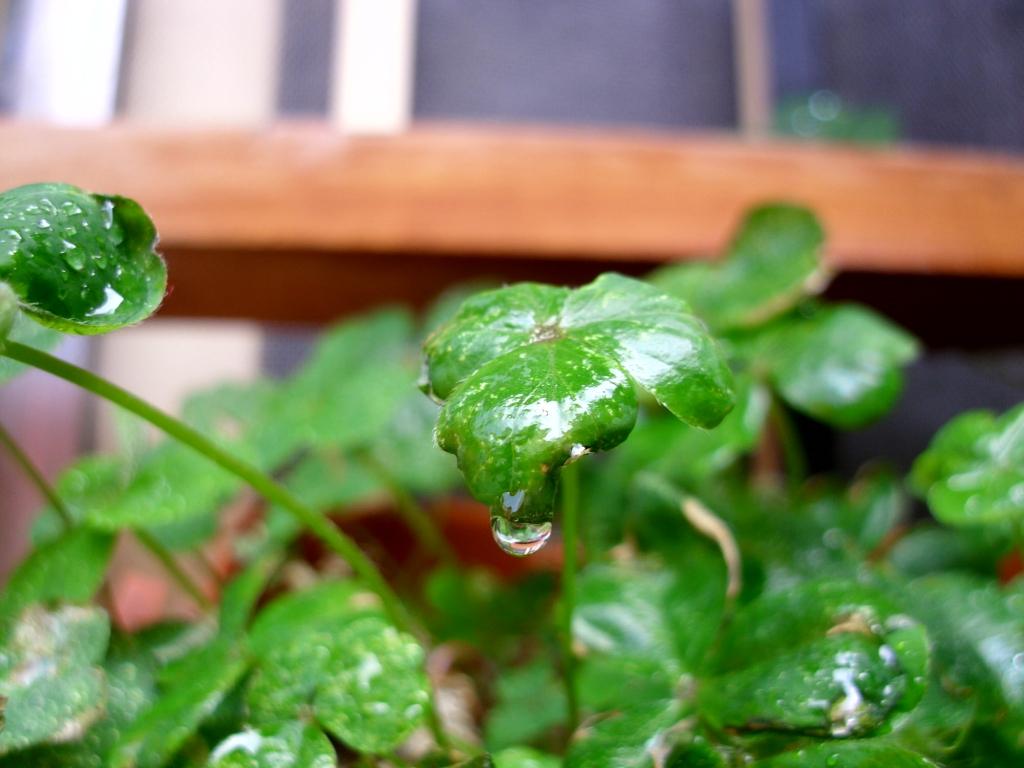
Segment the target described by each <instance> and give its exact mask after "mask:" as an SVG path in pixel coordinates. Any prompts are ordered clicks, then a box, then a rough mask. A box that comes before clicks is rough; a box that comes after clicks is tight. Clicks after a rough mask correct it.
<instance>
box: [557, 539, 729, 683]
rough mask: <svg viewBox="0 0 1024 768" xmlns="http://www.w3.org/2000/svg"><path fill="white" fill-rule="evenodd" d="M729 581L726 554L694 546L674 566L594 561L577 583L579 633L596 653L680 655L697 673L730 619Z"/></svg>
mask: <svg viewBox="0 0 1024 768" xmlns="http://www.w3.org/2000/svg"><path fill="white" fill-rule="evenodd" d="M725 581H726V578H725V568H724V567H723V566H722V564H721V561H720V558H718V557H717V556H716V555H711V554H708V553H706V552H704V551H702V550H699V549H688V550H687V551H686V555H685V560H683V561H681V562H680V564H679V567H678V568H676V569H674V570H669V569H664V568H654V567H651V565H650V564H645V563H643V562H638V563H634V564H631V565H603V564H596V563H595V564H592V565H588V566H587V567H586V568H585V569H584V570H583V572H582V573H581V574H580V578H579V582H578V585H577V590H576V610H575V611H574V613H573V638H574V640H575V641H576V642H577V643H579V644H580V645H581V646H582V647H583V648H585V649H587V652H588V654H590V655H591V656H592V655H595V654H605V655H609V656H618V657H631V656H632V657H643V656H646V657H649V658H653V659H657V660H660V661H667V660H669V659H672V660H674V661H675V662H678V664H680V665H681V666H682V670H681V671H689V672H692V671H694V670H695V669H696V668H697V667H698V666H699V665H700V664H701V663H702V661H703V659H704V657H705V655H706V654H707V651H708V649H709V648H710V647H711V644H712V642H713V641H714V638H715V635H716V633H717V631H718V625H719V623H720V621H721V620H722V613H723V610H724V607H725V586H726V585H725ZM669 668H670V669H671V670H672V671H679V670H677V668H676V666H675V664H670V665H669Z"/></svg>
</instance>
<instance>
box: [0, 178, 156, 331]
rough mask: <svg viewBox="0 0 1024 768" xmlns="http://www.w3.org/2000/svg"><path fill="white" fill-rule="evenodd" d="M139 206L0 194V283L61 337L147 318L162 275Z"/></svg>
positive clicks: (61, 192)
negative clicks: (63, 333)
mask: <svg viewBox="0 0 1024 768" xmlns="http://www.w3.org/2000/svg"><path fill="white" fill-rule="evenodd" d="M156 241H157V236H156V229H155V228H154V226H153V222H151V221H150V220H149V217H148V216H147V215H146V214H145V212H144V211H143V210H142V208H141V207H140V206H139V205H138V203H136V202H134V201H132V200H129V199H127V198H124V197H117V196H108V195H93V194H89V193H88V192H85V191H84V190H81V189H78V188H77V187H73V186H70V185H68V184H32V185H29V186H25V187H18V188H17V189H12V190H9V191H7V192H5V193H3V194H2V195H0V281H4V282H6V283H8V284H9V285H10V286H11V288H13V289H14V292H15V293H16V294H17V295H18V298H19V299H20V302H21V307H22V309H23V310H24V311H25V312H27V313H29V314H31V315H32V316H33V317H34V318H35V319H36V320H38V321H39V322H40V323H42V324H44V325H48V326H50V327H52V328H55V329H57V330H60V331H67V332H69V333H80V334H92V333H106V332H107V331H112V330H114V329H116V328H121V327H123V326H125V325H131V324H132V323H137V322H139V321H140V320H144V319H145V318H147V317H148V316H149V315H151V314H152V313H153V312H154V311H155V310H156V308H157V307H158V306H159V305H160V302H161V301H162V300H163V296H164V290H165V288H166V285H167V269H166V267H165V266H164V262H163V259H161V258H160V256H159V255H158V254H157V253H156V251H155V250H154V248H155V246H156Z"/></svg>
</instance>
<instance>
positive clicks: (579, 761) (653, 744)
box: [565, 701, 681, 768]
mask: <svg viewBox="0 0 1024 768" xmlns="http://www.w3.org/2000/svg"><path fill="white" fill-rule="evenodd" d="M680 718H681V708H680V705H679V703H678V702H675V701H663V702H658V703H655V704H649V705H645V706H641V707H634V708H630V709H626V710H623V711H619V712H615V713H613V714H611V715H610V716H609V717H607V718H605V719H602V720H599V721H597V722H596V723H594V724H592V725H589V726H587V727H585V728H582V729H580V731H579V732H578V735H577V738H575V739H574V740H573V742H572V744H570V746H569V751H568V753H567V754H566V756H565V768H651V767H652V766H654V765H656V763H655V762H654V758H655V755H656V753H658V752H659V751H660V749H661V743H660V742H661V739H662V736H663V734H664V733H665V731H667V730H668V729H669V728H670V727H671V726H673V725H674V724H675V723H676V722H677V721H678V720H680Z"/></svg>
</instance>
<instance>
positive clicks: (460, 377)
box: [426, 274, 732, 523]
mask: <svg viewBox="0 0 1024 768" xmlns="http://www.w3.org/2000/svg"><path fill="white" fill-rule="evenodd" d="M426 354H427V372H428V380H429V385H430V389H431V391H432V392H433V394H434V396H435V397H438V398H442V399H446V400H447V402H446V403H445V405H444V407H443V408H442V410H441V415H440V417H439V420H438V424H437V430H436V434H437V439H438V444H439V445H440V446H441V447H442V448H443V449H445V450H446V451H448V452H449V453H454V454H455V455H456V456H457V457H458V460H459V467H460V469H462V471H463V473H464V474H465V475H466V479H467V482H468V484H469V487H470V490H471V491H472V492H473V494H474V495H475V496H476V497H477V498H478V499H480V500H481V501H483V502H485V503H487V504H488V505H490V506H491V508H492V509H493V510H495V511H496V512H497V513H499V514H502V515H503V516H505V517H507V518H510V519H511V520H513V521H514V522H516V523H537V522H546V521H547V520H549V519H550V514H551V512H550V508H551V503H552V499H553V497H554V493H555V489H556V487H557V481H558V471H559V469H560V468H561V466H562V465H564V464H565V463H566V462H568V461H571V460H573V459H575V458H578V457H579V456H581V455H583V454H584V453H587V452H590V451H596V450H608V449H610V448H613V447H614V446H616V445H617V444H619V443H620V442H622V441H623V440H624V439H625V438H626V436H627V435H628V434H629V432H630V431H631V429H632V427H633V423H634V421H635V418H636V411H637V401H636V397H635V394H634V392H633V388H634V384H636V385H639V386H640V387H642V388H643V389H645V390H647V391H648V392H650V393H651V394H653V395H654V397H655V398H656V399H657V400H658V401H659V402H660V403H661V404H662V405H664V406H665V407H666V408H668V409H669V410H670V411H671V412H672V413H674V414H675V415H676V416H677V417H679V418H681V419H683V420H684V421H687V422H689V423H693V424H696V425H699V426H703V427H711V426H714V425H716V424H718V423H719V422H720V421H721V420H722V418H723V417H724V416H725V414H726V413H728V411H729V409H730V408H731V407H732V392H731V376H730V374H729V371H728V368H727V367H726V366H725V363H724V361H723V359H722V358H721V356H720V355H719V352H718V350H717V348H716V347H715V344H714V342H713V341H712V340H711V338H710V337H709V336H708V335H707V333H706V332H705V330H704V328H703V327H702V325H701V323H700V321H698V320H697V319H696V318H695V317H694V316H693V315H691V314H690V312H689V310H688V308H687V306H686V304H685V303H684V302H682V301H680V300H678V299H674V298H672V297H669V296H666V295H664V294H661V293H659V292H658V291H656V290H655V289H653V288H651V287H650V286H648V285H645V284H644V283H641V282H639V281H636V280H632V279H630V278H626V277H622V276H621V275H615V274H607V275H603V276H601V277H599V278H598V279H597V280H595V281H594V282H593V283H591V284H589V285H586V286H584V287H582V288H579V289H577V290H573V291H570V290H568V289H565V288H553V287H549V286H542V285H537V284H533V283H523V284H519V285H514V286H510V287H508V288H502V289H499V290H495V291H488V292H485V293H481V294H478V295H477V296H475V297H473V298H471V299H469V300H468V301H466V302H465V303H464V304H463V305H462V308H461V309H460V310H459V312H458V313H457V314H456V316H455V318H454V319H453V320H452V321H451V322H450V323H449V324H448V325H446V326H444V327H443V328H441V329H440V330H438V331H437V332H436V333H435V334H434V335H433V336H431V338H430V339H429V340H428V341H427V344H426Z"/></svg>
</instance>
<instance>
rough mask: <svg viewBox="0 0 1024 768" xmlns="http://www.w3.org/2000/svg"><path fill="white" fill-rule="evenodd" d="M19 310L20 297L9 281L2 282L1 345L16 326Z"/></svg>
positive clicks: (0, 284) (0, 309) (0, 289)
mask: <svg viewBox="0 0 1024 768" xmlns="http://www.w3.org/2000/svg"><path fill="white" fill-rule="evenodd" d="M18 312H19V311H18V297H17V296H15V295H14V291H12V290H11V287H10V286H9V285H7V283H0V345H3V343H4V340H5V339H6V338H7V334H9V333H10V332H11V329H12V328H13V327H14V321H15V320H17V319H18Z"/></svg>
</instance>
